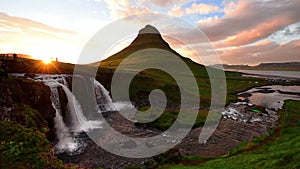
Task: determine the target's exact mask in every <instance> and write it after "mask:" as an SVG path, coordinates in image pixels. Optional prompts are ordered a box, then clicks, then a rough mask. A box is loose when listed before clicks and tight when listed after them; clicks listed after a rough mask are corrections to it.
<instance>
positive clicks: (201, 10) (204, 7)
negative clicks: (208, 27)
mask: <svg viewBox="0 0 300 169" xmlns="http://www.w3.org/2000/svg"><path fill="white" fill-rule="evenodd" d="M213 12H222V10H221V8H219V7H218V6H215V5H210V4H203V3H201V4H197V3H193V4H192V6H191V7H189V8H186V13H187V14H188V15H189V14H210V13H213Z"/></svg>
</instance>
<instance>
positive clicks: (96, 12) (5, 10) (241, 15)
mask: <svg viewBox="0 0 300 169" xmlns="http://www.w3.org/2000/svg"><path fill="white" fill-rule="evenodd" d="M299 9H300V1H299V0H200V1H196V0H192V1H191V0H63V1H62V0H51V1H50V0H26V1H25V0H1V5H0V53H22V54H28V55H31V56H32V57H33V58H36V59H44V60H47V59H49V58H53V59H54V58H56V57H57V58H58V60H59V61H63V62H71V63H77V61H78V57H79V56H80V54H81V51H82V49H83V48H84V46H85V45H86V43H87V42H88V40H89V39H90V38H91V37H92V36H93V35H95V33H96V32H98V31H99V30H101V29H102V28H104V27H105V26H107V25H109V24H111V23H112V22H115V21H118V20H120V19H122V18H124V17H128V16H130V15H143V14H145V13H158V14H163V15H166V16H168V17H172V18H177V19H180V20H183V21H185V22H188V23H189V24H190V25H191V26H187V25H188V24H183V25H180V24H174V23H171V22H164V23H163V22H156V24H157V25H154V26H158V29H159V31H160V32H161V34H162V35H163V36H164V37H165V38H164V39H165V40H166V41H167V42H168V43H169V44H170V45H171V47H172V48H173V49H174V50H176V51H178V52H179V53H180V54H182V55H183V56H185V57H190V58H191V59H193V60H194V61H196V62H200V63H201V61H199V60H197V59H196V58H197V57H198V55H201V56H200V57H205V56H208V57H209V56H210V55H211V54H212V50H208V49H210V48H209V47H208V46H213V47H214V51H213V52H215V51H216V53H217V54H218V56H219V57H220V60H221V62H222V63H223V64H249V65H256V64H259V63H262V62H290V61H300V57H299V55H300V12H299ZM153 20H154V21H155V20H157V18H152V20H151V21H152V22H153ZM139 22H141V23H143V24H144V25H146V24H148V22H149V18H148V20H147V19H146V18H145V19H143V20H140V21H139ZM158 23H160V24H158ZM162 23H163V24H164V25H161V24H162ZM154 24H155V23H154ZM139 25H141V24H139ZM141 28H142V27H141ZM141 28H140V29H141ZM119 29H120V30H121V29H122V28H119ZM199 30H201V31H202V33H203V34H204V35H205V37H207V38H208V40H209V41H205V42H204V41H203V42H202V41H201V40H199ZM112 31H117V30H115V29H114V30H112ZM112 33H113V32H112ZM137 33H138V32H137ZM133 36H134V35H133ZM168 37H174V38H175V39H178V40H182V41H184V42H185V44H184V45H183V44H182V43H177V41H174V40H172V38H168ZM131 39H132V37H131ZM104 41H105V39H104ZM129 43H130V41H129V40H128V39H127V40H123V42H122V43H120V44H119V45H115V46H114V47H115V49H114V50H113V52H112V53H114V52H116V51H118V50H121V49H122V48H124V47H125V46H126V45H128V44H129ZM189 47H192V48H193V49H197V50H198V51H201V52H200V53H198V54H196V53H195V52H191V51H190V48H189ZM95 61H97V60H95Z"/></svg>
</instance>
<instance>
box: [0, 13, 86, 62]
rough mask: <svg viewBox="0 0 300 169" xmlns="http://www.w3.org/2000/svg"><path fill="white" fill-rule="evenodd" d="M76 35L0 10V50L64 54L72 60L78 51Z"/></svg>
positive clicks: (66, 58) (6, 51) (49, 54)
mask: <svg viewBox="0 0 300 169" xmlns="http://www.w3.org/2000/svg"><path fill="white" fill-rule="evenodd" d="M79 40H80V37H79V35H78V34H77V33H76V32H74V31H70V30H65V29H59V28H54V27H51V26H48V25H46V24H43V23H40V22H36V21H33V20H30V19H26V18H22V17H16V16H10V15H7V14H5V13H0V51H1V52H4V53H23V54H29V55H32V56H33V57H34V58H39V59H42V58H44V59H45V58H50V57H52V56H58V55H60V56H64V57H65V58H63V59H61V60H64V61H68V62H70V60H72V61H76V58H75V57H76V56H77V55H76V54H78V52H80V49H79V48H78V46H77V45H79V44H80V43H81V42H80V41H79Z"/></svg>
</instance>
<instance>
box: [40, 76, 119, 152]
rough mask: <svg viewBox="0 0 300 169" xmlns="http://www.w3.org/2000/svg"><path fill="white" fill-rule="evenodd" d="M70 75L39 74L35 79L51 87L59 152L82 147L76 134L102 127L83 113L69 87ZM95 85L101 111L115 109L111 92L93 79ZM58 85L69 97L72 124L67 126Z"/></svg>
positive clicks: (68, 106) (73, 150) (71, 150)
mask: <svg viewBox="0 0 300 169" xmlns="http://www.w3.org/2000/svg"><path fill="white" fill-rule="evenodd" d="M67 76H68V75H37V76H36V77H35V78H34V79H35V80H37V81H42V82H44V83H45V85H47V86H49V87H50V89H51V101H52V106H53V108H54V109H55V111H56V116H55V118H54V122H55V129H56V136H57V138H58V143H57V144H56V146H55V147H56V149H57V152H68V153H73V152H75V151H77V150H78V149H80V148H81V146H82V144H80V143H79V142H78V140H76V139H77V137H76V135H78V134H80V133H81V132H89V131H90V130H93V129H98V128H101V123H102V122H101V121H92V120H87V119H86V117H85V116H84V114H83V111H82V109H81V106H80V104H79V102H78V101H77V99H76V97H75V96H74V95H73V93H72V92H71V91H70V89H69V84H68V83H67V80H66V77H67ZM79 78H82V80H84V79H83V77H80V76H79ZM90 82H92V83H93V85H94V87H95V95H96V100H97V104H98V106H99V109H100V107H102V108H101V110H99V112H103V111H108V110H113V102H112V100H111V98H110V97H109V92H108V91H107V90H106V89H105V88H104V87H103V86H102V85H101V84H100V83H99V82H98V81H97V80H95V79H91V81H90ZM58 87H61V88H62V89H63V91H64V93H65V95H66V97H67V100H68V105H67V113H68V115H69V117H70V121H71V124H70V126H67V125H66V124H65V122H64V119H63V116H62V109H61V106H62V105H61V103H60V100H59V93H58Z"/></svg>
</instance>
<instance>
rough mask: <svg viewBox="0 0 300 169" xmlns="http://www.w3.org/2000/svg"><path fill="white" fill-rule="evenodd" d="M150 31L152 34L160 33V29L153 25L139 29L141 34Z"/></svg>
mask: <svg viewBox="0 0 300 169" xmlns="http://www.w3.org/2000/svg"><path fill="white" fill-rule="evenodd" d="M144 33H147V34H148V33H150V34H160V33H159V31H158V30H157V29H156V28H155V27H154V26H152V25H146V26H145V27H144V28H143V29H141V30H140V31H139V34H144Z"/></svg>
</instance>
